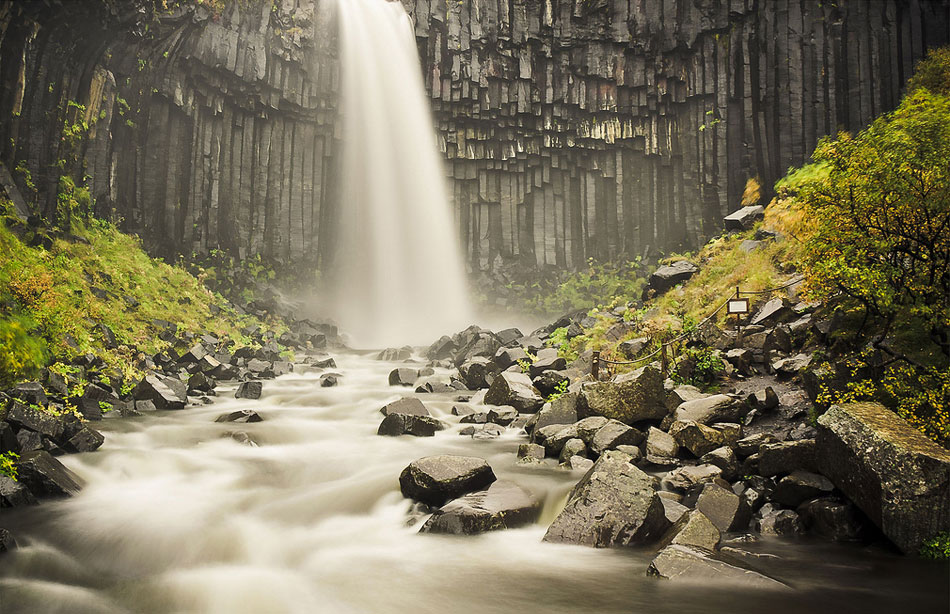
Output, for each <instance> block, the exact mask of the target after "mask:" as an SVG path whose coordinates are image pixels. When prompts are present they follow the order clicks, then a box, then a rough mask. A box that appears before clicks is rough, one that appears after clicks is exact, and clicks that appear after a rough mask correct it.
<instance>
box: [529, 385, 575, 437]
mask: <svg viewBox="0 0 950 614" xmlns="http://www.w3.org/2000/svg"><path fill="white" fill-rule="evenodd" d="M536 415H537V417H538V418H537V421H536V422H535V423H534V424H533V426H532V429H539V428H542V427H545V426H549V425H551V424H574V423H575V422H577V395H576V394H574V393H573V392H568V393H567V394H565V395H562V396H560V397H558V398H557V399H554V400H553V401H551V402H550V403H547V404H545V405H544V407H542V408H541V410H540V411H538V413H537V414H536Z"/></svg>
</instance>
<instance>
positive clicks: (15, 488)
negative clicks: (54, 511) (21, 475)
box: [0, 474, 37, 508]
mask: <svg viewBox="0 0 950 614" xmlns="http://www.w3.org/2000/svg"><path fill="white" fill-rule="evenodd" d="M36 503H37V501H36V497H34V496H33V494H32V493H31V492H30V491H29V489H27V487H26V486H25V485H23V484H21V483H20V482H17V481H16V480H14V479H12V478H8V477H7V476H5V475H3V474H0V508H4V507H22V506H25V505H36Z"/></svg>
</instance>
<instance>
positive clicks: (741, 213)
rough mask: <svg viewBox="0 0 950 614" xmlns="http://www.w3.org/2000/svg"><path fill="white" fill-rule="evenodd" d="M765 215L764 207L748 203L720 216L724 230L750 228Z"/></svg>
mask: <svg viewBox="0 0 950 614" xmlns="http://www.w3.org/2000/svg"><path fill="white" fill-rule="evenodd" d="M764 216H765V207H763V206H761V205H749V206H747V207H742V208H741V209H737V210H736V211H733V212H732V213H730V214H729V215H727V216H726V217H724V218H722V221H723V224H724V225H725V228H726V230H750V229H751V228H752V227H753V226H755V223H756V222H757V221H759V220H760V219H762V218H763V217H764Z"/></svg>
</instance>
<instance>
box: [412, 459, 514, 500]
mask: <svg viewBox="0 0 950 614" xmlns="http://www.w3.org/2000/svg"><path fill="white" fill-rule="evenodd" d="M494 481H495V473H494V472H493V471H492V469H491V467H490V466H489V465H488V463H487V462H486V461H485V460H484V459H481V458H475V457H472V456H451V455H441V456H426V457H425V458H420V459H419V460H416V461H413V462H411V463H409V466H408V467H406V468H405V469H403V471H402V473H401V474H400V475H399V487H400V490H402V494H403V495H404V496H406V497H409V498H410V499H416V500H417V501H422V502H423V503H426V504H428V505H435V506H440V505H443V504H444V503H445V502H446V501H448V500H450V499H455V498H456V497H460V496H462V495H464V494H466V493H470V492H472V491H475V490H479V489H480V488H484V487H486V486H488V485H489V484H491V483H492V482H494Z"/></svg>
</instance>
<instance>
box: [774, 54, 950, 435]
mask: <svg viewBox="0 0 950 614" xmlns="http://www.w3.org/2000/svg"><path fill="white" fill-rule="evenodd" d="M948 84H950V49H941V50H937V51H935V52H933V53H931V55H930V56H929V57H928V59H927V60H925V61H924V62H922V63H921V64H920V65H919V67H918V73H917V74H916V75H915V76H914V78H912V79H911V81H910V83H909V90H910V93H909V94H908V95H907V96H906V97H905V98H904V100H903V101H902V102H901V104H900V106H899V107H898V108H897V109H896V110H895V111H894V112H893V113H890V114H887V115H884V116H882V117H880V118H878V119H877V120H875V121H874V123H873V124H871V126H869V127H868V128H867V129H866V130H864V131H863V132H861V133H859V134H857V135H855V136H851V135H849V134H841V135H838V137H837V138H826V139H824V140H823V141H822V142H821V143H820V144H819V146H818V148H817V149H816V151H815V154H814V159H815V161H816V164H814V165H811V166H810V167H805V169H802V170H801V171H798V172H797V173H796V174H797V175H799V176H797V177H792V176H790V177H789V178H788V180H787V182H786V185H787V186H790V190H789V191H790V192H795V197H794V199H793V200H794V202H795V206H796V207H797V208H799V209H800V210H801V211H802V212H803V214H804V216H803V219H802V220H801V221H800V223H799V225H798V226H799V233H800V236H801V237H802V239H803V250H802V258H801V262H802V265H803V269H804V273H805V275H806V290H807V291H808V292H809V293H810V294H811V296H812V297H814V298H816V299H819V300H821V301H824V302H827V303H829V304H833V305H835V306H836V307H837V309H838V310H839V314H843V315H844V316H845V317H846V318H849V319H850V320H851V321H852V324H850V325H849V326H848V327H847V330H846V331H845V333H846V334H844V335H843V336H842V339H841V340H840V341H842V342H843V343H844V344H850V346H851V347H853V348H854V349H853V351H851V352H850V353H848V354H846V355H840V354H841V353H840V352H839V356H836V357H835V358H834V360H832V361H830V362H829V363H827V364H826V365H825V370H826V371H827V372H828V374H829V375H828V377H827V378H826V379H825V381H823V383H822V390H821V395H820V396H819V399H818V400H819V403H820V404H821V405H823V406H827V405H829V404H832V403H842V402H851V401H867V400H874V401H879V402H882V403H884V404H885V405H887V406H888V407H890V408H891V409H893V410H894V411H895V412H897V413H898V414H899V415H900V416H901V417H903V418H904V419H906V420H907V421H908V422H910V423H911V424H913V425H914V426H915V427H917V428H918V429H920V430H921V431H922V432H924V434H926V435H927V436H928V437H930V438H932V439H934V440H935V441H937V442H939V443H942V444H943V445H950V87H948ZM806 169H807V172H806ZM781 183H782V182H780V184H779V185H781ZM779 185H777V186H776V188H777V191H779V192H781V191H782V190H781V189H780V187H779ZM783 187H785V186H783Z"/></svg>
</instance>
